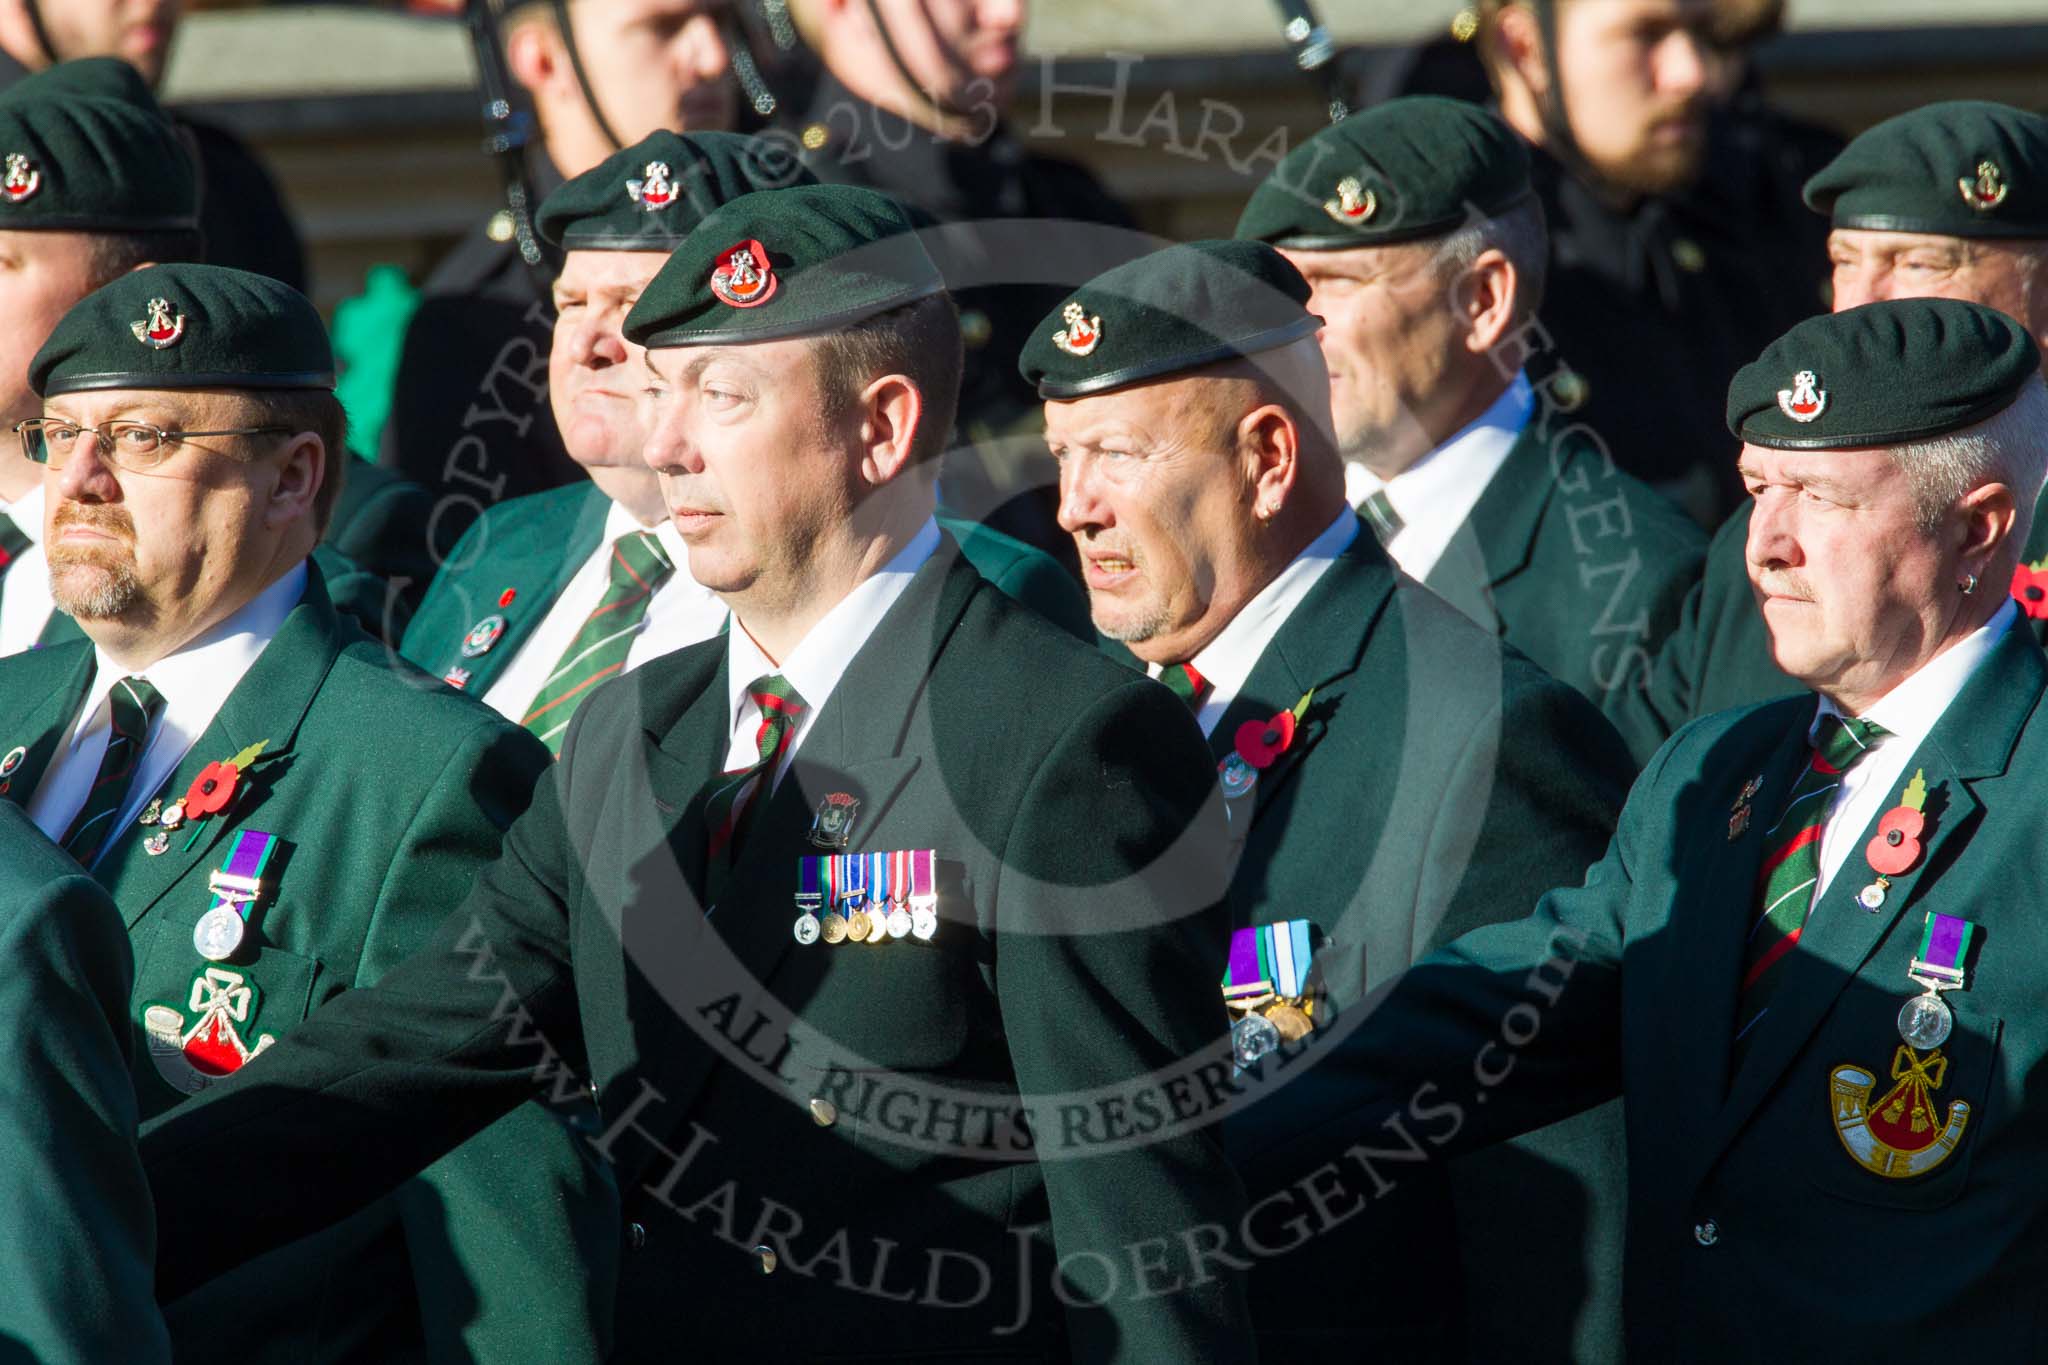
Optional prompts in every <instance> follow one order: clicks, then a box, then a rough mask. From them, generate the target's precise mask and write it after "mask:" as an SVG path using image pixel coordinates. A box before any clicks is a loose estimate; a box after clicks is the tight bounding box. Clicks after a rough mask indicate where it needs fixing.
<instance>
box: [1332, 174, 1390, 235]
mask: <svg viewBox="0 0 2048 1365" xmlns="http://www.w3.org/2000/svg"><path fill="white" fill-rule="evenodd" d="M1379 208H1380V201H1379V199H1378V197H1377V196H1375V195H1374V194H1373V192H1372V191H1371V190H1369V189H1367V188H1366V187H1365V182H1363V181H1361V180H1360V179H1359V178H1358V177H1357V176H1355V175H1347V176H1345V177H1344V178H1343V179H1342V180H1339V181H1338V182H1337V197H1336V198H1335V199H1325V200H1324V201H1323V212H1324V213H1327V214H1329V215H1330V216H1331V217H1332V218H1335V219H1336V220H1337V221H1338V222H1340V223H1342V224H1344V226H1346V227H1361V226H1363V225H1364V224H1365V223H1366V222H1368V221H1370V220H1371V218H1372V216H1373V215H1374V214H1375V213H1378V212H1379Z"/></svg>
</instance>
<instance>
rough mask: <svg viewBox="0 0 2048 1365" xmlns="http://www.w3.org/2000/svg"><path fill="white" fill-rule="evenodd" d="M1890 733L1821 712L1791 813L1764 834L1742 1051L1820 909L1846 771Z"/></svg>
mask: <svg viewBox="0 0 2048 1365" xmlns="http://www.w3.org/2000/svg"><path fill="white" fill-rule="evenodd" d="M1888 733H1889V732H1888V731H1887V730H1885V728H1884V727H1883V726H1881V725H1876V724H1873V723H1871V722H1870V721H1867V720H1844V719H1843V718H1842V717H1840V716H1837V715H1833V714H1829V715H1826V716H1823V717H1821V721H1820V725H1819V727H1818V732H1817V734H1816V736H1815V740H1816V747H1815V749H1814V754H1813V760H1812V762H1810V763H1809V764H1807V767H1806V771H1805V772H1803V773H1801V774H1800V775H1799V780H1798V781H1797V782H1795V783H1793V784H1792V793H1791V795H1790V796H1789V797H1788V798H1787V799H1786V802H1785V813H1784V814H1783V815H1782V816H1780V817H1779V818H1778V823H1777V824H1775V825H1773V826H1772V827H1771V828H1770V829H1769V830H1768V831H1766V832H1765V834H1764V841H1765V848H1766V853H1765V856H1764V861H1763V867H1762V868H1761V869H1760V870H1759V871H1758V873H1757V901H1756V913H1755V918H1754V919H1753V920H1752V921H1751V923H1750V930H1749V939H1748V941H1747V942H1746V943H1745V944H1744V945H1743V953H1742V964H1743V971H1742V991H1741V994H1740V996H1739V997H1738V999H1737V1001H1736V1007H1735V1025H1736V1031H1735V1045H1736V1057H1737V1060H1738V1062H1739V1061H1740V1058H1741V1055H1742V1050H1743V1048H1744V1046H1745V1040H1746V1039H1747V1038H1749V1036H1750V1034H1751V1030H1752V1029H1754V1028H1755V1027H1756V1022H1757V1021H1758V1020H1759V1019H1761V1018H1763V1016H1764V1012H1765V1011H1766V1010H1767V1009H1768V1008H1769V1007H1770V1000H1771V992H1772V991H1774V990H1776V989H1777V986H1778V982H1779V979H1780V978H1781V977H1782V976H1783V975H1784V971H1785V966H1786V963H1787V960H1788V959H1789V958H1790V957H1791V955H1792V950H1793V949H1794V948H1795V947H1797V946H1798V943H1799V935H1800V934H1801V933H1802V932H1803V931H1804V930H1805V928H1806V916H1807V914H1808V912H1809V911H1811V910H1812V908H1813V899H1814V897H1813V892H1814V888H1815V887H1816V886H1817V885H1818V884H1819V882H1820V837H1821V831H1822V829H1823V828H1825V826H1826V825H1827V819H1828V810H1829V808H1830V807H1831V806H1833V805H1834V801H1835V794H1836V793H1837V792H1838V791H1839V790H1840V788H1841V785H1842V774H1843V773H1845V772H1847V771H1848V770H1849V769H1850V767H1852V766H1853V765H1854V764H1855V763H1856V762H1857V761H1858V760H1859V759H1861V758H1862V757H1863V756H1864V755H1865V754H1867V753H1869V752H1870V746H1871V745H1873V744H1875V743H1876V742H1877V741H1878V740H1880V739H1883V738H1884V737H1885V735H1886V734H1888Z"/></svg>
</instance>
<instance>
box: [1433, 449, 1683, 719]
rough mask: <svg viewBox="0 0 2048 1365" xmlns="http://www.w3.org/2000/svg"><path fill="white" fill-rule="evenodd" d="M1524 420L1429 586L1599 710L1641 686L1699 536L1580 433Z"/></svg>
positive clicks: (1672, 615)
mask: <svg viewBox="0 0 2048 1365" xmlns="http://www.w3.org/2000/svg"><path fill="white" fill-rule="evenodd" d="M1541 427H1542V423H1540V422H1539V421H1537V420H1535V419H1531V421H1530V422H1529V424H1528V425H1527V426H1525V427H1524V428H1523V429H1522V434H1521V436H1520V437H1518V438H1517V439H1516V441H1515V444H1514V448H1513V449H1512V450H1510V451H1509V453H1508V458H1507V461H1506V463H1504V464H1502V465H1501V467H1500V470H1499V471H1498V472H1497V473H1495V474H1494V476H1493V478H1492V479H1491V480H1490V481H1489V482H1488V483H1487V485H1486V491H1485V492H1483V493H1481V494H1480V495H1479V501H1478V503H1477V504H1475V505H1474V507H1473V508H1472V515H1471V516H1470V517H1468V518H1467V519H1466V522H1465V525H1464V526H1463V527H1461V528H1459V532H1458V534H1457V536H1455V537H1454V538H1453V539H1452V541H1451V543H1450V545H1449V546H1448V547H1446V549H1445V551H1444V554H1443V557H1442V558H1441V559H1439V560H1438V561H1437V563H1436V565H1435V567H1434V568H1432V569H1431V570H1430V572H1429V576H1428V578H1426V579H1425V580H1424V585H1425V586H1426V587H1428V588H1429V589H1430V590H1431V591H1433V592H1435V593H1436V594H1437V595H1438V596H1440V597H1442V598H1444V599H1445V600H1446V601H1448V602H1450V603H1451V604H1452V605H1453V606H1456V607H1457V608H1458V609H1459V610H1460V611H1463V612H1464V613H1465V614H1466V615H1467V616H1470V617H1471V618H1472V619H1473V620H1475V621H1477V622H1479V624H1481V625H1482V626H1485V627H1487V628H1488V629H1490V630H1492V631H1493V632H1494V633H1495V634H1497V635H1499V636H1500V638H1501V639H1503V640H1505V641H1507V642H1508V643H1509V644H1511V645H1513V646H1514V647H1515V648H1516V649H1519V650H1521V651H1522V652H1523V653H1524V654H1526V655H1528V656H1529V657H1530V658H1531V659H1534V660H1535V661H1536V663H1537V664H1538V665H1539V666H1541V667H1542V668H1543V670H1544V671H1545V672H1547V673H1549V674H1550V675H1551V676H1552V677H1554V678H1556V679H1557V680H1558V681H1559V682H1563V683H1567V684H1569V685H1570V686H1572V687H1575V688H1577V689H1578V690H1579V692H1580V693H1581V694H1583V695H1584V696H1586V697H1588V698H1590V699H1591V700H1592V701H1593V703H1594V704H1595V705H1596V706H1597V705H1605V704H1607V702H1608V700H1609V699H1610V698H1612V697H1614V696H1616V695H1618V694H1621V693H1625V692H1629V691H1634V690H1639V689H1640V688H1641V687H1642V686H1643V680H1644V677H1645V675H1647V674H1648V672H1649V671H1650V661H1651V658H1652V656H1654V655H1655V653H1656V651H1657V646H1658V645H1659V644H1661V643H1662V642H1663V640H1664V638H1665V637H1666V636H1667V635H1669V634H1670V633H1671V631H1672V629H1673V628H1674V627H1675V626H1676V625H1677V624H1678V618H1679V608H1680V607H1681V605H1682V604H1683V603H1684V601H1685V596H1686V590H1687V589H1688V588H1690V587H1691V586H1692V585H1693V584H1694V583H1695V582H1696V581H1698V579H1699V576H1700V567H1701V564H1702V563H1703V561H1704V560H1705V557H1706V537H1705V536H1704V535H1703V534H1701V532H1700V529H1699V527H1698V526H1697V525H1695V524H1694V523H1693V521H1692V519H1691V518H1690V517H1688V516H1686V515H1685V514H1684V513H1683V512H1681V511H1679V509H1678V508H1677V507H1675V506H1673V505H1672V504H1671V503H1670V502H1669V501H1667V500H1666V499H1665V498H1664V497H1663V496H1661V495H1660V494H1658V493H1657V492H1655V491H1654V490H1652V489H1651V488H1650V486H1649V485H1648V484H1645V483H1643V482H1641V481H1640V480H1638V479H1636V478H1634V477H1633V476H1631V475H1628V474H1624V473H1622V472H1621V471H1620V470H1619V469H1617V468H1615V467H1614V464H1613V462H1612V461H1610V460H1608V459H1607V458H1606V456H1605V455H1604V453H1603V452H1602V451H1600V449H1599V448H1598V447H1596V446H1594V445H1593V444H1592V443H1591V442H1590V441H1588V440H1587V439H1586V438H1585V437H1584V436H1583V435H1581V434H1580V433H1579V430H1578V429H1577V428H1575V427H1562V428H1560V429H1559V430H1557V431H1554V432H1546V431H1544V430H1542V429H1541Z"/></svg>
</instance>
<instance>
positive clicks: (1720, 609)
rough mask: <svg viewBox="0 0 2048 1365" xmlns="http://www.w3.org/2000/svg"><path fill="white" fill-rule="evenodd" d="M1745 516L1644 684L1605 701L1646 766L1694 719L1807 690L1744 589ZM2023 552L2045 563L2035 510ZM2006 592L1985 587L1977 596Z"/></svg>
mask: <svg viewBox="0 0 2048 1365" xmlns="http://www.w3.org/2000/svg"><path fill="white" fill-rule="evenodd" d="M2043 510H2048V504H2044V506H2043ZM1749 513H1750V504H1748V503H1744V504H1743V505H1742V506H1741V507H1739V508H1737V509H1736V512H1735V515H1733V516H1731V517H1729V518H1728V520H1727V521H1726V522H1725V523H1723V524H1722V526H1721V529H1720V530H1718V531H1716V532H1715V533H1714V539H1713V543H1712V544H1711V545H1709V546H1708V547H1707V568H1706V574H1705V576H1704V577H1702V578H1701V579H1700V581H1699V582H1698V583H1696V584H1694V585H1693V588H1692V591H1691V592H1689V593H1687V594H1686V598H1685V609H1684V611H1683V612H1681V613H1680V615H1679V621H1678V627H1677V629H1675V630H1673V631H1672V632H1671V637H1670V638H1669V639H1668V640H1666V641H1665V642H1664V647H1663V648H1662V649H1660V650H1658V651H1657V660H1656V664H1655V666H1654V667H1653V668H1652V669H1651V670H1650V674H1649V682H1648V685H1647V686H1645V687H1643V688H1640V689H1631V690H1628V691H1625V692H1617V693H1615V694H1614V695H1612V696H1611V697H1610V698H1609V699H1608V702H1607V718H1608V719H1609V720H1611V721H1613V722H1614V726H1615V728H1616V729H1617V730H1620V731H1621V734H1622V738H1624V739H1626V740H1627V741H1628V746H1629V749H1630V751H1631V752H1632V753H1634V754H1635V756H1636V761H1637V762H1639V763H1647V762H1649V761H1650V755H1652V754H1654V753H1656V752H1657V749H1658V747H1659V746H1661V745H1662V744H1663V743H1664V741H1665V740H1667V739H1669V738H1670V737H1671V736H1672V734H1673V733H1674V732H1676V731H1677V729H1678V728H1679V727H1680V726H1682V725H1684V724H1685V723H1686V722H1687V721H1689V720H1691V719H1693V718H1694V717H1696V716H1710V715H1712V714H1713V713H1714V712H1716V711H1725V710H1727V709H1728V708H1729V707H1731V706H1747V705H1749V704H1750V703H1752V702H1759V701H1769V700H1771V699H1772V698H1773V697H1784V696H1790V695H1792V694H1794V693H1798V692H1804V691H1805V690H1806V688H1805V685H1804V684H1802V683H1800V682H1799V681H1798V680H1797V679H1794V678H1790V677H1787V676H1786V675H1785V673H1784V671H1783V670H1781V669H1780V668H1779V667H1778V665H1777V664H1776V663H1775V662H1773V661H1772V657H1771V634H1770V631H1768V630H1766V629H1765V628H1764V618H1763V613H1762V612H1761V611H1759V610H1758V609H1757V605H1756V594H1755V592H1753V591H1752V590H1751V588H1750V586H1749V565H1748V561H1747V558H1746V547H1747V545H1748V543H1749ZM2020 553H2021V558H2022V559H2023V560H2024V561H2026V562H2028V563H2034V562H2037V561H2039V560H2041V559H2043V558H2048V517H2043V516H2042V515H2041V514H2040V511H2037V512H2036V513H2035V520H2034V526H2033V529H2032V530H2031V531H2030V532H2029V533H2028V535H2027V544H2026V548H2025V549H2024V550H2022V551H2021V552H2020ZM2006 588H2007V585H2006V584H2003V583H1987V584H1985V585H1984V586H1983V587H1981V588H1979V589H1978V591H1980V592H1985V591H1989V592H2004V591H2006ZM2026 625H2027V626H2028V628H2029V629H2030V630H2031V631H2032V632H2033V634H2034V637H2035V638H2036V639H2038V640H2044V641H2048V620H2038V621H2028V622H2026Z"/></svg>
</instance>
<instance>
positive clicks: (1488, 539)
mask: <svg viewBox="0 0 2048 1365" xmlns="http://www.w3.org/2000/svg"><path fill="white" fill-rule="evenodd" d="M1556 483H1557V479H1556V476H1555V474H1554V473H1553V472H1552V471H1551V469H1550V459H1549V456H1548V454H1547V453H1546V450H1545V443H1544V442H1543V441H1541V440H1540V439H1539V438H1538V437H1537V435H1536V423H1535V422H1533V421H1531V422H1529V423H1528V424H1527V425H1525V426H1524V427H1523V428H1522V432H1521V435H1519V436H1517V437H1516V438H1515V443H1514V446H1513V447H1512V448H1511V449H1510V450H1509V451H1508V457H1507V459H1506V460H1504V461H1503V462H1502V463H1501V466H1500V468H1499V469H1497V470H1495V471H1494V475H1493V477H1492V478H1491V479H1489V480H1488V481H1487V484H1486V487H1485V489H1484V490H1482V491H1481V493H1480V494H1479V501H1478V502H1476V503H1474V504H1473V505H1472V512H1471V514H1470V515H1469V516H1467V517H1466V518H1465V523H1464V525H1462V526H1460V527H1459V528H1458V530H1457V533H1456V534H1454V535H1453V536H1452V537H1451V540H1450V543H1449V544H1448V545H1446V546H1445V547H1444V552H1443V553H1442V554H1441V555H1439V556H1438V557H1437V562H1436V563H1435V564H1434V565H1433V566H1431V568H1430V571H1429V576H1428V577H1427V578H1426V579H1425V580H1424V586H1426V587H1427V588H1429V590H1430V591H1431V592H1434V593H1435V594H1436V595H1437V596H1439V597H1441V598H1443V599H1444V600H1445V601H1446V602H1449V603H1450V604H1451V605H1452V606H1454V607H1456V608H1458V610H1460V611H1462V612H1464V613H1465V615H1467V616H1469V617H1471V618H1472V619H1473V620H1474V621H1477V622H1478V623H1479V624H1480V625H1482V626H1484V627H1486V628H1487V629H1488V630H1491V631H1492V632H1493V633H1494V634H1496V635H1498V634H1499V633H1500V630H1501V620H1500V613H1499V612H1497V611H1495V610H1494V606H1493V589H1494V588H1496V587H1498V586H1499V585H1500V584H1502V583H1504V582H1506V581H1507V580H1508V579H1510V578H1512V577H1514V576H1515V575H1516V574H1518V573H1520V572H1521V571H1522V570H1523V569H1524V568H1526V567H1528V564H1529V558H1530V555H1531V554H1532V553H1533V551H1534V547H1535V543H1536V530H1537V527H1538V526H1540V525H1541V523H1542V521H1543V509H1544V508H1545V507H1546V506H1547V505H1548V504H1549V502H1550V497H1551V493H1552V491H1553V490H1554V489H1555V487H1556Z"/></svg>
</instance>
